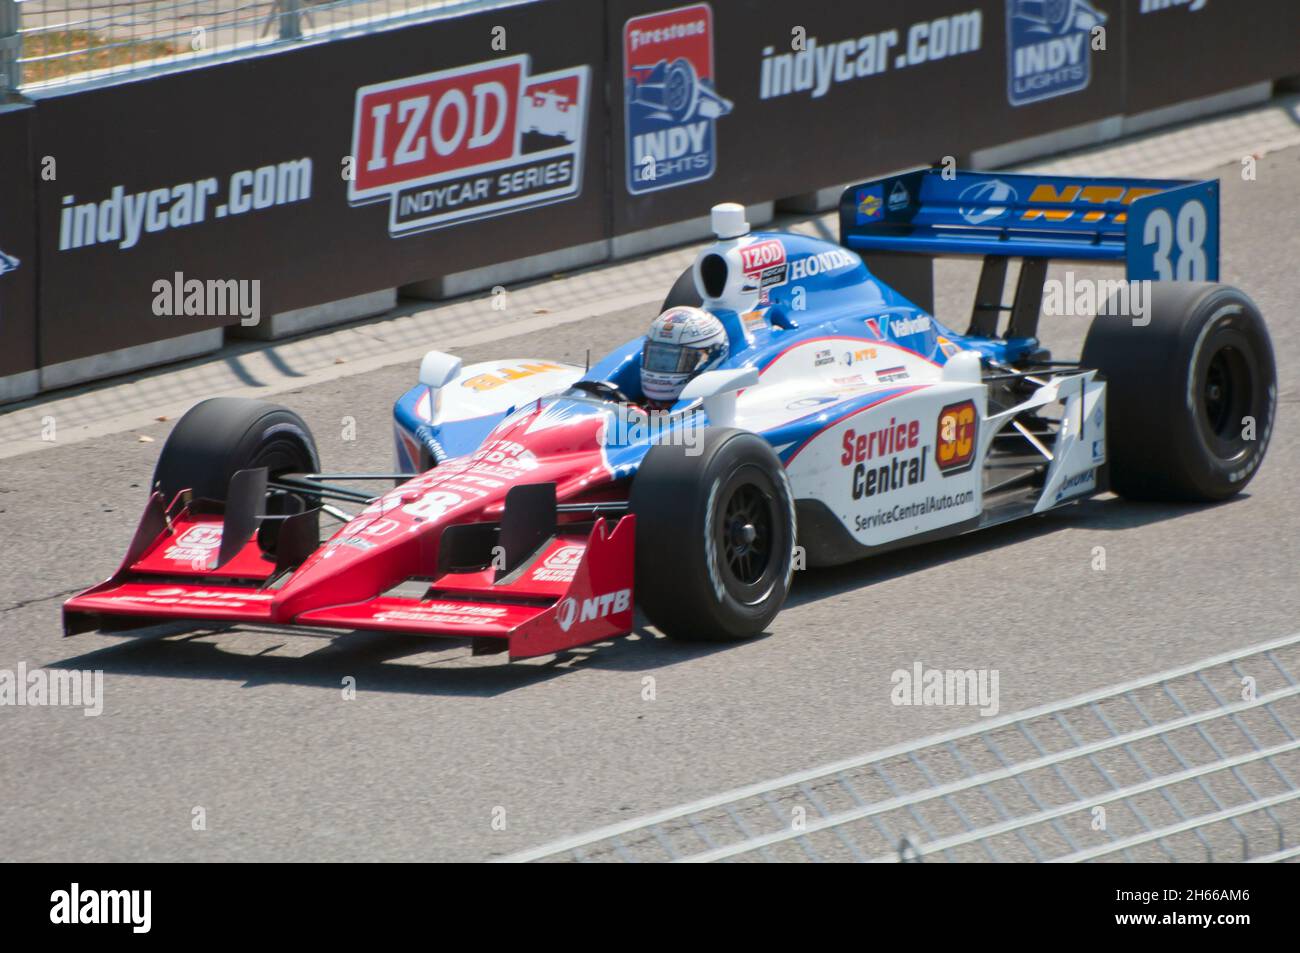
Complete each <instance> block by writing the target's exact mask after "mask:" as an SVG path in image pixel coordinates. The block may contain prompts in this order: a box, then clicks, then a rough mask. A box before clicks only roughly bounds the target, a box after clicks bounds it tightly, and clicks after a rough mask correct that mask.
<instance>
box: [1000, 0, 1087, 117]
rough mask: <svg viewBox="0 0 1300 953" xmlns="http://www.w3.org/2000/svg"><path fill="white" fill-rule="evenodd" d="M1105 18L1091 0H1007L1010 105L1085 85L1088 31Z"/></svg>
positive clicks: (1075, 90) (1076, 90)
mask: <svg viewBox="0 0 1300 953" xmlns="http://www.w3.org/2000/svg"><path fill="white" fill-rule="evenodd" d="M1106 19H1107V16H1106V14H1105V13H1103V12H1102V11H1101V10H1098V9H1097V8H1096V7H1095V6H1094V5H1093V4H1092V3H1090V2H1089V0H1007V99H1008V100H1010V102H1011V105H1013V106H1025V105H1027V104H1029V103H1036V102H1039V101H1041V100H1044V99H1051V98H1052V97H1054V96H1065V95H1068V94H1070V93H1077V92H1079V91H1080V90H1083V89H1087V88H1088V83H1089V82H1090V81H1091V80H1092V62H1091V60H1090V56H1091V46H1090V41H1091V38H1092V31H1093V29H1094V28H1095V27H1099V26H1104V25H1105V23H1106Z"/></svg>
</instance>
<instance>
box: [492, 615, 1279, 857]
mask: <svg viewBox="0 0 1300 953" xmlns="http://www.w3.org/2000/svg"><path fill="white" fill-rule="evenodd" d="M1297 672H1300V635H1294V636H1289V637H1287V638H1283V639H1278V640H1276V641H1273V642H1269V643H1266V644H1264V645H1258V646H1254V647H1252V648H1246V649H1241V650H1239V651H1234V652H1230V653H1227V654H1224V655H1220V656H1216V657H1215V658H1211V659H1206V660H1204V661H1202V662H1198V663H1195V664H1192V665H1188V666H1185V667H1183V668H1178V669H1174V670H1172V671H1169V672H1164V673H1161V674H1159V675H1154V676H1150V677H1147V678H1143V679H1139V680H1137V681H1134V682H1130V683H1128V684H1124V685H1119V686H1116V687H1113V688H1107V689H1103V690H1101V691H1098V692H1094V693H1092V694H1089V695H1083V696H1080V697H1077V698H1072V699H1070V700H1068V701H1065V702H1061V703H1058V704H1052V705H1047V706H1043V707H1041V708H1036V709H1033V710H1030V711H1027V712H1023V713H1019V714H1014V715H1008V716H1004V717H1001V718H995V719H990V720H988V721H985V722H982V723H979V724H976V725H973V726H971V727H969V728H964V729H961V730H958V731H954V732H950V733H948V734H944V735H939V736H936V737H932V738H928V739H926V740H923V741H920V742H915V743H911V744H906V745H900V746H897V747H894V748H890V749H887V750H885V751H880V752H876V753H874V754H870V755H866V756H865V757H861V758H854V759H851V760H848V761H843V762H840V763H838V764H832V765H827V766H825V767H821V768H817V769H814V770H810V771H805V772H801V773H798V774H793V775H790V776H788V777H784V778H779V779H777V780H775V781H771V782H768V783H765V784H756V785H753V786H751V787H747V788H743V789H741V790H737V791H732V792H730V793H727V794H723V795H719V796H717V797H711V798H706V799H705V800H702V801H698V802H696V803H694V804H688V805H684V806H682V807H678V808H674V809H671V810H667V811H663V812H660V813H658V814H655V815H652V816H650V817H646V818H642V819H640V820H634V821H629V822H627V823H624V824H618V825H615V826H613V827H607V828H604V829H602V830H598V831H594V832H592V833H590V834H587V835H581V836H578V837H573V838H569V839H567V840H564V841H560V842H558V843H554V844H550V845H547V846H544V847H541V848H539V849H536V850H531V851H525V852H523V853H521V854H517V855H514V856H512V857H509V858H506V859H507V860H509V861H540V860H547V861H560V860H570V861H572V860H577V861H631V862H638V861H715V860H743V861H759V860H766V861H844V860H853V861H870V862H887V861H939V860H943V861H1040V862H1054V863H1055V862H1064V863H1072V862H1079V861H1092V860H1102V861H1112V860H1126V861H1139V862H1141V861H1161V860H1163V861H1195V860H1206V861H1241V860H1247V861H1252V862H1260V861H1284V860H1291V859H1295V858H1297V857H1300V787H1297V785H1296V781H1295V779H1296V778H1297V777H1300V733H1298V732H1300V680H1298V679H1297V675H1296V673H1297Z"/></svg>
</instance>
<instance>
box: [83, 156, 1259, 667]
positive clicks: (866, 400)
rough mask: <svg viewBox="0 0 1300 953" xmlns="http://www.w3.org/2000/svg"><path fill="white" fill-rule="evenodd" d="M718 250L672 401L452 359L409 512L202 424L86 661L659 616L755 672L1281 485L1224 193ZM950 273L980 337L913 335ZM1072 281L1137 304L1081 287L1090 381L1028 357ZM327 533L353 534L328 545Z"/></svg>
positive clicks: (688, 281)
mask: <svg viewBox="0 0 1300 953" xmlns="http://www.w3.org/2000/svg"><path fill="white" fill-rule="evenodd" d="M713 222H714V231H715V234H716V241H714V242H713V243H712V244H710V245H709V246H708V247H706V248H704V249H703V250H701V251H700V252H699V254H698V256H697V257H696V260H695V263H694V265H693V266H692V267H691V268H690V269H689V270H688V271H687V272H686V273H684V274H683V275H682V277H681V279H680V280H679V281H678V282H677V284H676V285H675V286H674V287H673V289H672V291H671V293H670V294H669V295H668V298H667V300H666V301H665V302H664V312H665V315H664V316H661V319H660V322H657V324H656V327H659V328H665V327H666V328H667V329H668V331H669V332H672V331H673V329H674V328H675V327H676V326H677V324H678V323H680V322H678V317H679V316H681V321H691V320H695V318H694V317H691V316H692V315H695V316H701V315H702V318H701V320H703V321H705V322H708V323H710V324H716V325H717V326H719V327H720V328H721V331H720V332H719V333H720V334H723V335H724V336H725V341H724V342H723V343H724V345H725V346H723V347H721V348H720V349H718V350H717V351H716V353H719V354H725V358H722V359H721V360H720V361H718V363H716V365H711V366H709V367H707V369H704V370H703V371H702V372H700V373H697V374H695V375H694V376H692V377H691V378H690V379H689V382H687V383H685V385H684V387H683V388H682V389H681V390H680V393H679V394H677V396H676V399H674V400H672V401H670V402H666V403H665V402H658V401H655V400H653V399H651V396H650V395H648V394H647V393H645V391H644V389H643V383H642V382H643V367H642V361H643V355H646V354H650V353H656V352H654V351H653V349H652V348H651V347H650V346H649V345H648V344H647V341H646V339H643V338H637V339H635V340H633V341H629V342H628V343H627V344H626V345H624V346H622V347H620V348H618V349H616V350H615V351H614V352H613V353H611V354H609V355H608V356H606V357H605V358H604V359H603V360H601V361H599V362H598V363H596V364H595V365H594V366H592V367H590V368H583V367H580V366H577V365H572V364H567V363H563V362H559V361H551V360H545V359H512V360H501V361H492V362H487V363H482V364H474V365H470V366H462V363H461V361H460V359H459V358H456V357H453V356H451V355H448V354H444V353H441V352H437V351H431V352H429V354H428V355H426V356H425V358H424V361H423V362H422V364H421V368H420V375H419V383H418V384H417V385H416V386H415V387H413V388H412V389H411V390H410V391H409V392H407V393H406V394H405V395H403V396H402V397H401V398H400V399H399V400H398V401H397V404H396V407H395V422H396V434H397V471H398V475H399V476H398V478H399V480H400V481H401V482H400V483H399V485H398V486H397V487H396V488H395V489H392V490H390V491H388V492H386V493H384V494H383V495H380V496H373V497H372V496H369V495H367V494H364V493H358V492H357V491H356V490H355V489H352V488H349V487H348V486H345V485H343V483H344V481H345V479H346V480H352V479H354V478H355V476H356V475H333V476H331V475H329V474H321V473H320V472H319V466H318V463H317V456H316V450H315V445H314V443H313V441H312V439H311V436H310V434H309V433H308V432H307V429H306V425H305V424H303V423H302V421H301V419H300V418H298V417H297V415H295V414H292V413H291V412H290V411H287V410H284V409H283V408H276V407H273V406H271V405H267V404H262V403H258V402H253V401H234V400H229V399H225V400H220V399H219V400H210V401H205V402H204V403H202V404H199V405H198V406H196V407H195V408H194V409H193V410H191V411H190V413H189V414H187V415H186V417H185V418H183V419H182V420H181V421H180V422H179V423H178V425H177V427H176V428H175V430H174V431H173V433H172V435H171V436H170V437H169V439H168V444H167V446H166V447H165V448H164V450H163V454H162V457H161V459H160V461H159V464H158V470H157V472H156V473H155V478H154V489H155V493H154V497H153V498H152V500H151V503H150V507H151V512H150V513H146V518H145V521H144V522H142V525H141V530H140V532H138V533H137V540H136V542H135V543H133V546H132V554H131V555H130V556H129V557H128V560H127V561H126V562H125V563H124V564H123V568H122V570H120V571H119V574H118V575H117V576H115V577H114V578H113V579H111V580H109V581H108V582H106V583H104V584H103V585H101V586H99V587H96V588H95V589H92V590H89V591H88V592H87V593H83V594H82V595H80V596H78V597H76V598H74V599H73V600H71V602H70V603H69V604H68V607H67V610H66V611H67V620H68V622H67V625H68V630H69V631H80V630H82V629H85V628H91V627H95V626H97V625H98V626H103V625H107V624H117V625H119V626H121V625H128V624H131V622H132V621H134V622H137V623H138V620H139V618H140V617H145V618H156V617H159V616H164V617H168V618H177V617H185V618H200V619H210V618H220V619H222V620H225V621H240V620H246V621H254V622H259V621H260V622H266V621H270V622H275V623H279V624H294V625H308V626H320V627H325V628H340V627H342V628H349V629H363V630H364V629H383V630H394V631H403V632H414V633H424V634H429V635H449V636H457V637H471V638H473V639H474V640H475V641H474V644H475V647H476V651H484V652H491V651H508V652H509V653H510V655H511V657H512V658H517V657H526V656H530V655H539V654H545V653H549V652H554V651H560V650H563V649H565V648H568V647H571V646H574V645H580V644H584V643H589V642H593V641H598V640H601V639H606V638H610V637H611V636H616V635H620V634H623V633H626V632H628V631H630V630H631V628H632V625H633V608H634V606H636V607H639V608H640V609H642V610H643V612H644V613H645V615H646V616H647V617H648V618H649V620H650V621H651V622H652V623H654V624H655V625H657V626H658V627H659V628H660V629H662V630H663V631H664V632H666V633H667V634H669V635H671V636H674V637H678V638H685V639H719V638H721V639H739V638H745V637H749V636H752V635H755V634H756V633H759V632H761V631H763V630H764V629H765V628H766V627H767V626H768V625H769V624H770V622H771V621H772V619H773V618H774V617H775V615H776V613H777V612H778V611H779V610H780V608H781V605H782V603H783V602H784V600H785V598H786V595H787V592H788V590H789V587H790V583H791V578H792V572H793V570H794V569H796V568H800V567H802V566H819V565H832V564H837V563H842V562H846V561H849V560H853V559H858V558H862V557H866V556H871V555H875V554H879V553H882V552H886V551H888V550H890V549H892V548H895V547H898V546H902V545H907V544H910V543H914V542H921V541H928V540H936V539H941V538H945V537H951V536H956V535H958V534H961V533H966V532H970V531H972V530H975V529H980V528H983V527H986V526H992V525H996V524H998V523H1003V522H1006V521H1008V520H1012V519H1018V518H1021V517H1025V516H1029V515H1031V514H1037V513H1043V512H1045V511H1048V510H1051V509H1054V508H1056V507H1059V506H1062V505H1065V504H1068V503H1071V502H1074V501H1077V500H1080V499H1083V498H1086V497H1089V496H1093V495H1095V494H1098V493H1101V492H1103V491H1106V490H1113V491H1115V492H1117V493H1119V494H1120V495H1122V496H1125V497H1129V498H1133V499H1153V500H1192V501H1215V500H1222V499H1224V498H1226V497H1229V496H1231V495H1233V494H1235V493H1237V492H1239V491H1240V490H1241V489H1242V488H1243V487H1245V486H1246V484H1247V483H1249V482H1250V480H1251V478H1252V477H1253V475H1254V474H1255V471H1256V470H1257V469H1258V467H1259V465H1260V463H1261V462H1262V460H1263V458H1264V454H1265V452H1266V449H1267V446H1268V442H1269V436H1270V434H1271V430H1272V426H1273V418H1274V410H1275V403H1276V371H1275V367H1274V361H1273V352H1272V347H1271V344H1270V341H1269V337H1268V332H1267V330H1266V328H1265V326H1264V322H1263V320H1262V318H1261V317H1260V314H1259V312H1258V310H1257V309H1256V307H1255V305H1254V304H1253V303H1252V302H1251V300H1250V299H1249V298H1248V297H1246V295H1244V294H1243V293H1241V292H1240V291H1237V290H1235V289H1233V288H1230V287H1226V286H1224V285H1220V284H1217V283H1215V279H1217V276H1218V191H1217V183H1214V182H1170V181H1155V180H1129V179H1097V178H1076V177H1039V176H1017V175H989V174H979V173H955V174H945V173H944V172H941V171H940V170H921V171H917V172H913V173H908V174H905V175H900V176H895V177H891V178H888V179H883V180H877V181H874V182H867V183H863V184H861V185H857V186H854V187H852V188H850V189H848V190H846V191H845V193H844V196H843V198H842V200H841V206H840V222H841V235H840V242H839V243H834V242H831V241H826V240H822V239H819V238H813V237H808V236H805V235H801V234H793V233H783V232H753V231H751V230H750V229H749V227H748V225H747V224H746V223H745V222H744V212H743V209H742V208H741V207H740V206H737V205H721V206H718V207H716V208H715V209H714V212H713ZM949 254H965V255H979V256H982V257H983V259H984V265H983V272H982V275H981V279H980V282H979V290H978V292H977V295H976V300H975V302H974V305H973V307H972V310H971V314H970V316H969V318H968V319H965V323H966V325H967V326H966V328H965V330H961V331H959V330H957V324H958V322H957V320H955V319H954V318H947V319H946V320H944V321H941V320H940V319H939V318H938V317H937V316H936V315H934V314H932V313H930V311H929V310H927V308H925V307H923V306H922V303H919V301H918V299H923V298H924V297H925V293H924V288H925V284H926V281H925V280H919V279H924V278H925V277H926V276H925V274H924V269H922V270H921V271H918V269H917V268H916V265H917V263H918V261H919V262H921V264H923V265H924V268H928V267H929V265H928V262H925V258H931V257H934V256H937V255H949ZM911 256H921V258H919V259H918V258H916V257H911ZM1016 258H1018V259H1020V260H1021V261H1020V267H1019V277H1018V279H1017V281H1016V283H1015V290H1014V294H1013V296H1012V297H1011V301H1010V302H1008V303H1006V304H1004V303H1003V302H1004V298H1006V297H1007V295H1006V294H1005V293H1004V292H1005V289H1004V285H1005V284H1006V278H1007V271H1008V262H1009V261H1010V260H1012V259H1016ZM1051 258H1066V259H1078V260H1084V261H1090V262H1103V261H1115V262H1123V263H1125V265H1126V269H1127V275H1126V278H1127V279H1130V280H1125V281H1118V280H1117V281H1115V282H1113V283H1107V284H1106V286H1105V287H1102V288H1100V289H1098V288H1096V287H1091V286H1090V287H1091V298H1092V305H1091V308H1092V310H1094V311H1095V312H1096V315H1097V316H1096V317H1093V318H1092V323H1091V325H1090V329H1089V331H1088V335H1087V339H1086V343H1085V345H1084V348H1083V354H1082V358H1081V360H1079V361H1077V362H1073V361H1068V362H1063V361H1054V360H1052V358H1051V356H1050V355H1049V354H1048V352H1047V351H1046V350H1045V349H1044V348H1043V347H1042V345H1041V344H1040V342H1039V340H1038V334H1037V326H1038V322H1039V318H1040V314H1041V311H1042V303H1043V300H1044V287H1045V281H1046V274H1047V272H1046V265H1047V261H1048V260H1049V259H1051ZM887 274H889V275H896V276H898V281H897V283H898V284H900V285H902V284H906V285H907V286H908V287H909V289H920V290H919V291H916V290H913V291H911V294H912V297H911V298H909V297H908V296H906V295H905V294H904V293H903V292H902V291H900V290H898V289H897V288H896V287H893V286H891V283H889V282H887V281H886V280H885V276H886V275H887ZM918 281H919V283H918ZM1051 293H1059V291H1057V292H1053V290H1052V289H1050V288H1049V297H1050V294H1051ZM651 343H653V342H651ZM386 476H387V475H386ZM346 502H355V503H356V504H358V505H361V506H362V507H363V508H362V509H361V510H360V511H359V512H347V511H344V510H342V509H341V508H340V506H339V504H341V503H346ZM151 513H152V515H151ZM321 515H326V516H332V517H334V518H336V519H338V520H340V521H341V522H342V523H343V525H342V526H341V528H339V529H338V530H337V532H335V533H334V534H333V535H332V536H331V537H330V538H329V539H327V540H325V541H324V542H322V541H321V539H320V536H319V532H318V522H317V521H318V518H319V517H320V516H321ZM611 521H612V522H611ZM611 527H612V528H611ZM160 576H165V577H166V579H167V592H166V598H162V597H159V596H157V595H151V593H152V592H153V591H154V590H151V589H149V588H148V586H149V583H150V581H151V580H155V581H156V580H157V579H158V578H160ZM151 600H152V601H151Z"/></svg>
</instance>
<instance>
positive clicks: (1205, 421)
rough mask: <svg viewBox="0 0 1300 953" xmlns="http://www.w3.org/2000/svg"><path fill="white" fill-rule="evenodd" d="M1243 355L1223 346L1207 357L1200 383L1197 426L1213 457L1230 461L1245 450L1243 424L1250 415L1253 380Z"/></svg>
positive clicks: (1245, 356)
mask: <svg viewBox="0 0 1300 953" xmlns="http://www.w3.org/2000/svg"><path fill="white" fill-rule="evenodd" d="M1251 365H1252V362H1251V360H1250V358H1249V357H1248V355H1247V354H1246V352H1245V351H1243V350H1242V349H1241V348H1238V347H1235V346H1233V345H1232V344H1225V345H1223V346H1221V347H1219V348H1218V349H1217V350H1215V351H1214V352H1213V354H1211V356H1210V359H1209V361H1207V362H1206V365H1205V374H1204V377H1203V379H1202V382H1201V388H1200V395H1199V408H1198V409H1199V410H1200V416H1201V425H1202V427H1203V428H1204V430H1205V432H1206V436H1207V437H1208V438H1209V444H1210V447H1211V449H1213V451H1214V453H1215V455H1216V456H1218V457H1220V458H1221V459H1224V460H1230V459H1232V458H1234V457H1237V456H1240V455H1241V454H1242V453H1245V452H1246V450H1247V449H1248V441H1247V440H1246V439H1245V437H1244V436H1243V429H1244V421H1245V418H1246V417H1247V416H1250V415H1251V413H1252V405H1253V403H1254V397H1255V380H1254V374H1253V373H1252V366H1251Z"/></svg>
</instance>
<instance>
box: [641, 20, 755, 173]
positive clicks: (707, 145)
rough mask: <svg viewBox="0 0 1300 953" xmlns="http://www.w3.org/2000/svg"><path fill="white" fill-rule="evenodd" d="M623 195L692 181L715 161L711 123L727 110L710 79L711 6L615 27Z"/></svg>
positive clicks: (710, 169) (711, 167)
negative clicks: (619, 51)
mask: <svg viewBox="0 0 1300 953" xmlns="http://www.w3.org/2000/svg"><path fill="white" fill-rule="evenodd" d="M623 83H624V87H625V106H626V110H627V115H626V117H625V120H624V126H625V128H626V130H627V160H626V161H627V190H628V192H630V193H631V194H633V195H640V194H642V193H644V192H653V191H655V190H656V189H669V188H673V187H674V186H678V185H685V184H687V183H688V182H699V181H702V180H704V179H707V178H709V177H710V176H712V175H713V170H714V167H715V165H716V164H717V134H716V130H715V120H717V119H718V118H720V117H722V116H725V115H727V114H728V113H729V112H731V109H732V103H731V102H730V101H729V100H727V99H724V98H723V97H722V96H719V95H718V93H717V90H716V89H715V88H714V80H713V9H712V8H711V7H710V6H709V5H708V4H707V3H696V4H692V5H691V6H687V7H678V8H677V9H675V10H666V11H662V12H659V13H648V14H646V15H644V16H639V17H633V18H632V19H630V20H628V21H627V22H626V23H625V24H624V25H623Z"/></svg>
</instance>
